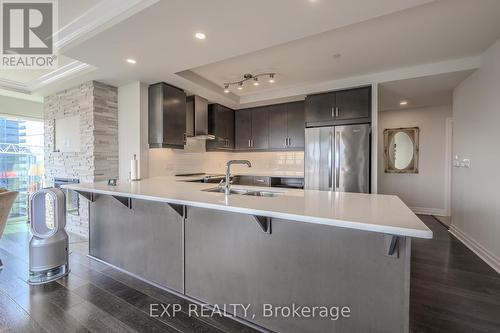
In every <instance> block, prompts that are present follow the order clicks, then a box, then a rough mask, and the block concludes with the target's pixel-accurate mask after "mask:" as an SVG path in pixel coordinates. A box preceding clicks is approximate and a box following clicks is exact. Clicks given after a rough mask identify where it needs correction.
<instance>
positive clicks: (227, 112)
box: [207, 104, 234, 151]
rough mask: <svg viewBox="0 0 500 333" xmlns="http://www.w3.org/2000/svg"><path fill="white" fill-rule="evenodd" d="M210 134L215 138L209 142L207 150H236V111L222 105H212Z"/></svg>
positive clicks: (209, 107) (209, 111)
mask: <svg viewBox="0 0 500 333" xmlns="http://www.w3.org/2000/svg"><path fill="white" fill-rule="evenodd" d="M208 134H211V135H213V136H214V137H215V138H214V139H213V140H207V150H209V151H210V150H212V151H213V150H232V149H234V110H232V109H230V108H228V107H225V106H223V105H220V104H210V105H209V106H208Z"/></svg>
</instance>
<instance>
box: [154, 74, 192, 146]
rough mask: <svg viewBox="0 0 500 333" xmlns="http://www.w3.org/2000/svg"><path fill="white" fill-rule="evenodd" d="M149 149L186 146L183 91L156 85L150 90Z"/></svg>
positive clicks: (164, 85)
mask: <svg viewBox="0 0 500 333" xmlns="http://www.w3.org/2000/svg"><path fill="white" fill-rule="evenodd" d="M148 143H149V148H176V149H184V145H185V144H186V94H185V92H184V91H183V90H181V89H179V88H177V87H174V86H171V85H169V84H166V83H165V82H160V83H155V84H152V85H150V86H149V89H148Z"/></svg>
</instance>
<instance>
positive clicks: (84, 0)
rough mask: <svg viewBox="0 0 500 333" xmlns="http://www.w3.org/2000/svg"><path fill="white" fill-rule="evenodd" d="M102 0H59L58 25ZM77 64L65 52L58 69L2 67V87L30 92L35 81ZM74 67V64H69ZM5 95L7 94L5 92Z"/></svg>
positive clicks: (74, 18)
mask: <svg viewBox="0 0 500 333" xmlns="http://www.w3.org/2000/svg"><path fill="white" fill-rule="evenodd" d="M99 1H100V0H58V8H57V9H58V26H59V30H62V29H64V27H65V26H67V25H69V24H71V23H72V22H74V21H75V20H77V19H78V18H79V17H81V16H82V15H83V14H84V13H85V12H86V11H88V10H89V9H90V8H92V7H93V6H95V5H96V4H97V3H99ZM70 64H76V63H75V60H74V59H71V58H69V57H67V56H65V55H63V54H60V55H59V57H58V68H57V69H35V70H34V69H1V70H0V88H6V89H14V90H20V91H25V92H26V93H29V92H30V86H32V85H33V83H37V82H40V81H42V80H44V77H47V76H50V75H51V73H54V74H56V75H59V76H63V75H60V74H61V69H62V68H65V67H66V68H68V65H70ZM69 67H72V68H74V66H69ZM4 95H5V94H4Z"/></svg>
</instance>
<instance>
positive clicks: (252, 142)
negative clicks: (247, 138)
mask: <svg viewBox="0 0 500 333" xmlns="http://www.w3.org/2000/svg"><path fill="white" fill-rule="evenodd" d="M251 142H252V148H253V147H255V145H254V143H253V139H252V140H251Z"/></svg>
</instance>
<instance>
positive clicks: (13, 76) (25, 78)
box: [0, 55, 74, 84]
mask: <svg viewBox="0 0 500 333" xmlns="http://www.w3.org/2000/svg"><path fill="white" fill-rule="evenodd" d="M72 61H74V60H73V59H70V58H68V57H65V56H63V55H61V56H59V58H58V63H57V64H58V67H62V66H65V65H67V64H69V63H71V62H72ZM52 71H53V69H2V70H0V80H9V81H15V82H18V83H21V84H28V83H30V82H32V81H34V80H37V79H38V78H40V77H41V76H43V75H46V74H48V73H50V72H52Z"/></svg>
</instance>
